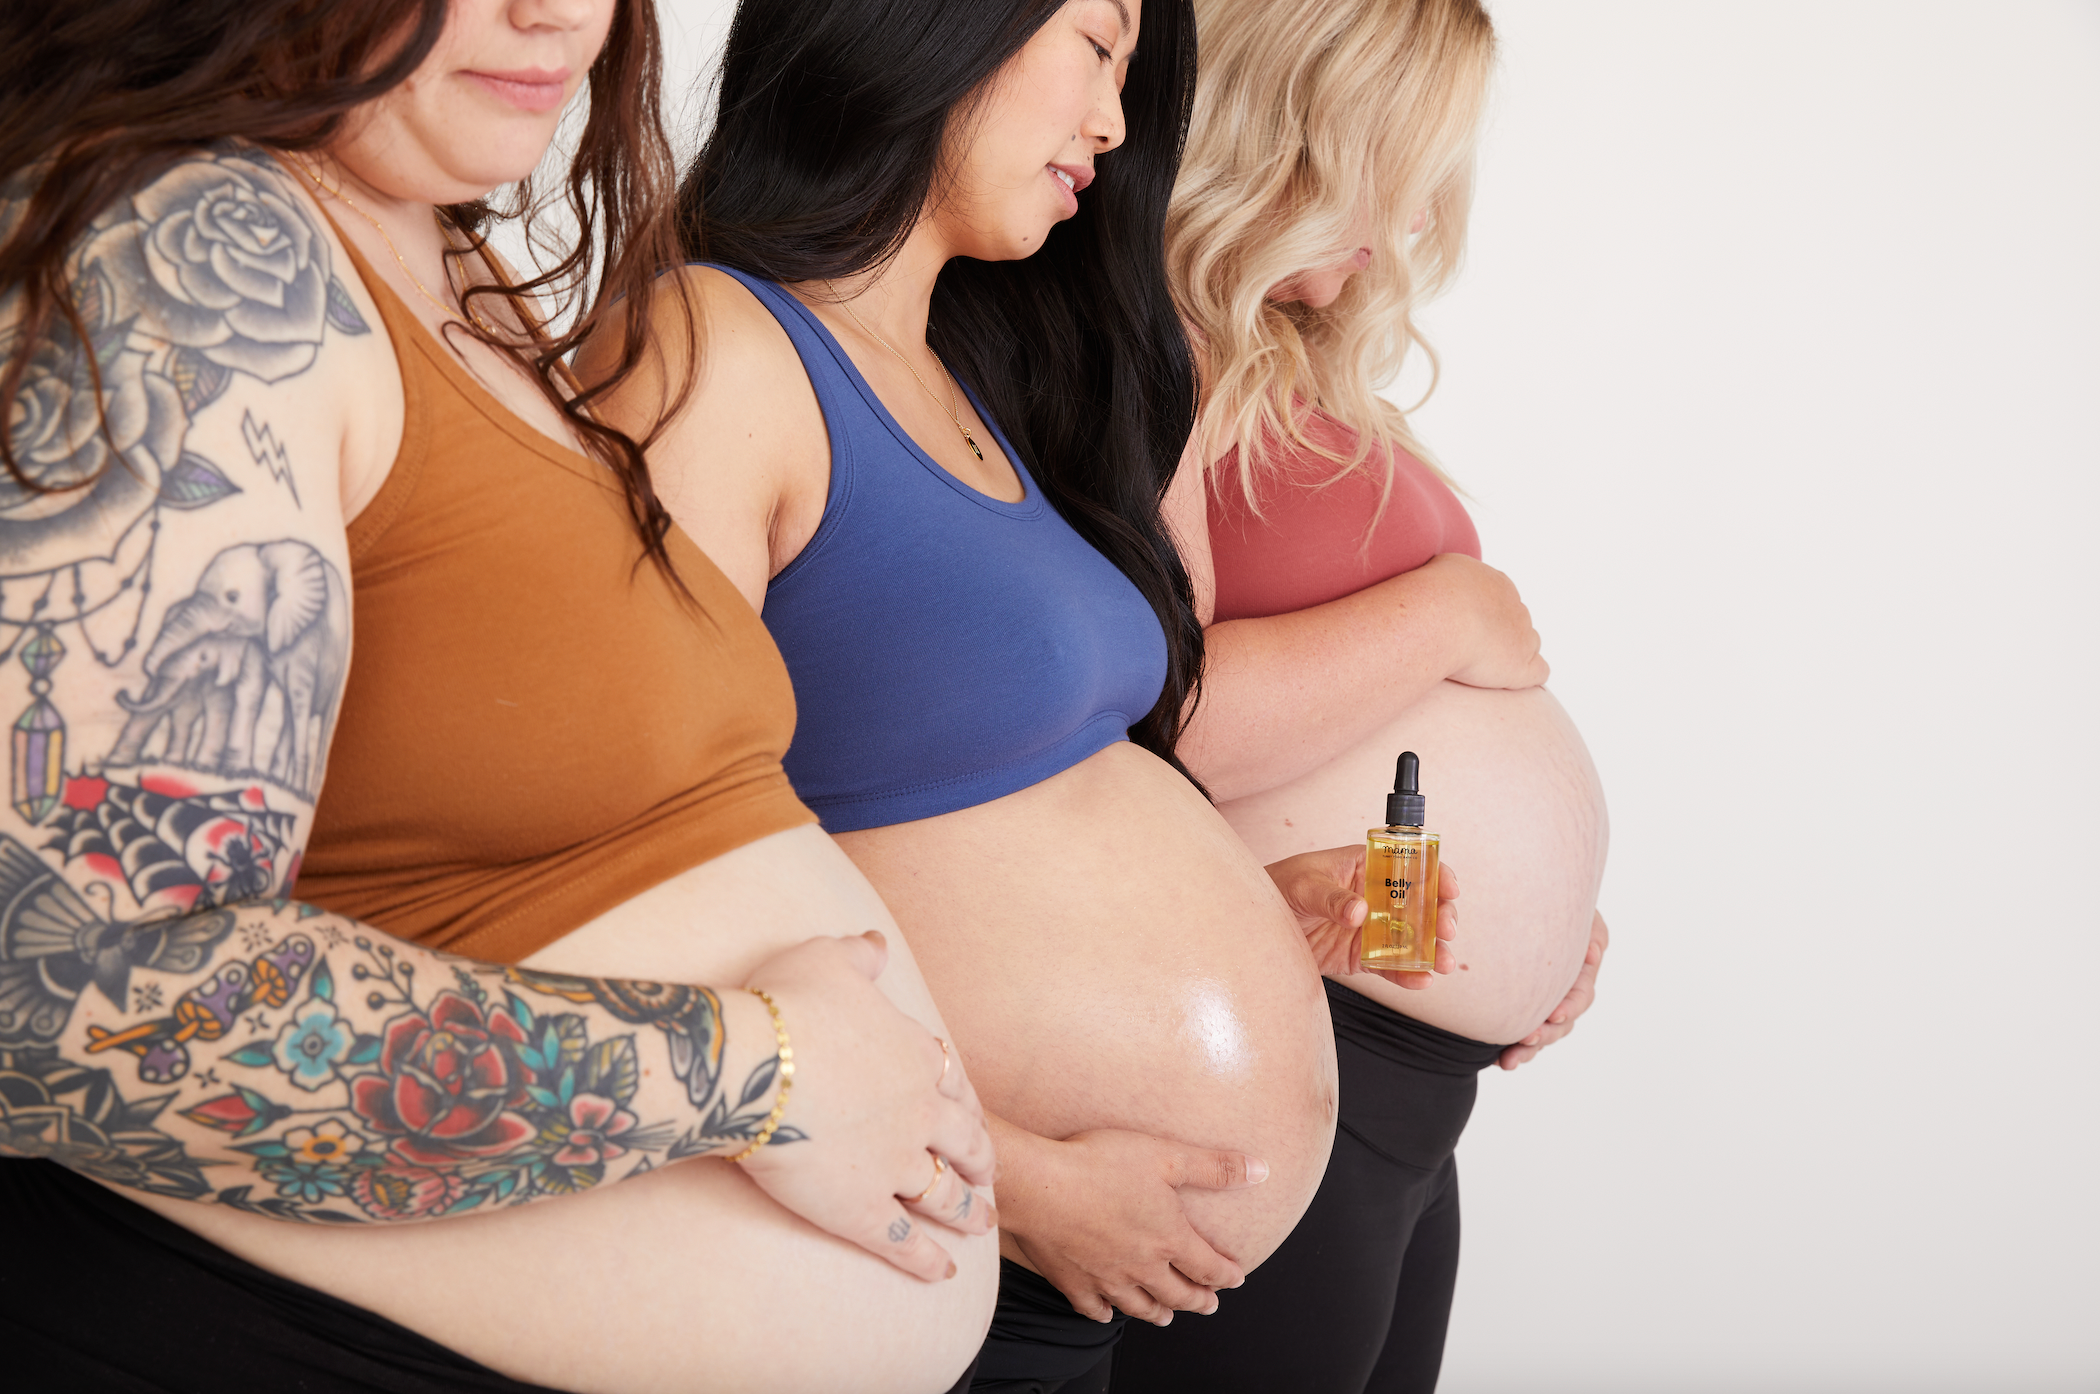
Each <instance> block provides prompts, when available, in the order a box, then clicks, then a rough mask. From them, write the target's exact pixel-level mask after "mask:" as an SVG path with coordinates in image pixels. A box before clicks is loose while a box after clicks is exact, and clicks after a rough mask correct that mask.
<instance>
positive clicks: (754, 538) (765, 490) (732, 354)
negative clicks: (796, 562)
mask: <svg viewBox="0 0 2100 1394" xmlns="http://www.w3.org/2000/svg"><path fill="white" fill-rule="evenodd" d="M673 277H675V278H677V279H676V284H677V286H678V288H680V289H682V290H683V291H684V292H685V304H686V306H689V307H690V310H691V314H692V319H691V325H692V329H691V330H690V331H689V330H688V327H687V321H686V319H685V314H686V309H685V308H684V307H682V306H681V305H680V303H679V297H677V296H675V295H666V294H660V295H657V296H656V297H654V300H653V303H652V305H651V309H650V314H651V319H652V323H653V326H654V333H655V343H656V350H657V351H656V353H655V354H653V355H651V358H652V359H653V363H654V370H653V372H650V371H644V372H637V373H636V374H635V375H634V376H633V377H632V378H631V379H630V380H629V381H628V382H626V383H624V384H622V385H621V388H620V390H619V391H618V392H615V393H614V394H612V395H611V396H610V397H609V398H608V399H607V401H606V405H605V410H606V415H607V416H608V418H609V419H611V420H613V421H614V422H615V423H616V424H619V425H620V426H621V427H622V428H623V429H626V430H630V431H637V430H639V431H647V430H649V429H650V428H651V427H652V426H654V425H655V419H656V416H657V414H658V413H659V412H660V410H661V404H662V402H663V400H664V398H663V395H662V391H663V389H662V384H663V382H664V381H665V379H664V377H661V376H655V374H657V373H668V374H675V375H682V374H683V372H684V369H685V361H686V360H685V357H684V353H685V349H684V347H683V346H684V345H686V344H688V343H690V344H692V345H693V346H694V348H696V349H697V352H698V354H699V364H698V370H697V371H696V372H695V374H694V377H693V385H692V389H691V391H690V393H689V394H688V395H687V397H686V399H685V402H684V404H683V406H682V407H681V409H680V410H679V411H678V412H677V413H676V414H675V415H673V416H672V417H671V418H670V419H669V420H668V421H665V422H664V423H663V425H662V427H661V429H660V430H658V431H657V432H656V438H655V440H654V441H653V442H652V443H651V445H650V447H649V470H650V477H651V479H652V481H653V482H654V484H655V486H656V490H657V493H658V496H659V497H660V498H662V500H663V502H664V506H665V508H667V509H668V510H669V511H670V513H671V516H672V518H673V519H674V520H675V521H676V522H677V523H678V525H679V527H680V528H681V529H682V530H683V531H684V532H685V533H686V534H687V535H688V536H690V537H691V538H692V540H693V541H694V542H695V543H697V544H698V545H699V546H700V548H701V550H702V551H704V552H706V553H707V554H708V556H709V557H710V558H712V559H713V561H714V562H715V564H716V565H717V566H719V567H720V568H721V569H722V570H723V572H724V573H725V574H727V575H728V576H729V577H730V579H731V580H732V581H734V582H735V583H736V585H737V587H738V589H740V590H742V591H743V592H744V594H745V596H746V597H747V598H749V599H751V600H752V602H753V604H754V605H756V604H758V603H760V601H761V600H762V598H763V595H764V591H765V585H766V582H767V580H768V579H769V578H770V577H771V576H772V575H773V574H774V573H775V572H776V571H778V570H779V567H780V565H781V564H782V558H783V555H784V556H786V557H792V556H793V555H794V554H795V552H797V551H799V550H800V548H801V546H802V544H803V543H804V542H806V541H807V539H808V535H809V533H810V532H811V531H814V528H815V522H814V516H813V515H812V510H814V515H818V516H820V515H821V513H822V511H823V502H824V496H825V491H826V489H827V488H828V487H829V483H830V462H831V452H830V439H829V437H828V436H827V434H826V432H825V428H824V417H823V412H822V410H821V409H820V408H819V407H818V405H817V400H816V394H815V392H814V391H812V390H811V388H810V385H809V375H808V373H807V372H806V371H805V370H804V369H803V366H802V360H801V357H800V355H798V354H797V353H796V351H795V346H794V343H793V341H791V340H790V339H789V338H788V336H787V334H786V332H785V331H784V330H782V329H781V327H780V324H779V322H778V321H776V320H775V319H774V318H773V316H772V313H771V312H770V311H768V310H767V309H766V307H765V306H764V305H762V304H761V303H759V301H758V299H757V298H756V297H755V296H753V295H752V294H751V292H750V291H749V290H747V289H745V288H744V286H743V285H742V284H740V283H739V282H738V281H737V279H736V278H735V277H734V276H731V275H728V274H727V273H726V272H723V271H719V270H716V269H715V268H713V267H707V266H685V267H681V268H679V269H677V270H676V271H672V272H669V273H667V274H666V279H667V280H668V279H670V278H673ZM606 337H610V336H609V334H608V335H606ZM591 348H592V349H596V350H599V352H597V353H595V354H594V353H593V352H592V351H591V350H589V349H587V350H586V353H585V355H584V359H583V362H582V364H581V365H580V367H581V370H582V374H583V377H584V379H585V381H591V380H593V378H594V377H602V376H603V375H604V374H605V373H606V372H607V371H608V370H609V363H608V359H609V356H610V355H609V352H608V351H607V350H606V349H605V347H604V344H603V342H602V341H601V342H600V343H594V344H593V345H592V346H591ZM805 520H807V521H806V526H805Z"/></svg>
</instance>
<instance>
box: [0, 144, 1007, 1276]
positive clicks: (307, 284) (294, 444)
mask: <svg viewBox="0 0 2100 1394" xmlns="http://www.w3.org/2000/svg"><path fill="white" fill-rule="evenodd" d="M337 256H338V253H336V252H335V250H334V247H333V243H332V242H331V241H330V239H329V238H328V237H327V235H326V232H325V229H324V227H323V226H322V224H321V223H320V220H319V219H318V218H317V217H315V216H314V215H313V214H312V212H311V210H310V209H309V208H308V206H307V205H306V204H305V203H304V202H303V196H302V195H300V194H299V193H297V191H296V190H295V189H294V188H292V186H290V185H289V183H288V182H287V180H286V178H285V176H284V175H283V173H282V171H281V170H279V169H278V167H277V166H276V165H275V164H274V163H273V162H271V161H270V160H269V159H268V158H267V157H265V156H262V155H260V154H258V153H256V152H253V151H246V150H241V149H234V148H227V149H223V150H221V151H220V152H218V153H216V154H212V155H204V156H198V157H194V158H191V159H188V160H186V161H184V162H182V163H180V164H177V165H176V166H174V167H173V168H172V169H171V170H169V171H168V172H167V173H165V174H163V175H161V176H159V177H158V178H156V179H155V180H154V181H152V182H151V183H150V184H148V185H147V186H145V187H144V188H142V189H140V190H138V191H136V192H135V193H133V194H132V195H131V196H129V197H127V198H126V199H124V200H122V201H121V202H120V204H119V205H117V206H115V207H113V208H112V209H110V210H109V211H108V212H107V213H105V215H104V216H103V217H102V218H101V219H100V220H99V221H98V223H97V225H96V227H95V229H94V230H93V231H92V232H91V233H90V235H89V236H88V237H87V238H86V239H85V240H84V241H83V244H82V245H81V247H80V248H79V249H77V251H76V253H75V255H74V259H73V262H72V265H71V267H70V270H71V273H72V276H73V280H74V284H75V288H76V296H77V299H76V306H77V308H78V310H79V313H80V317H81V320H82V321H83V323H84V325H85V329H86V333H85V336H84V337H82V336H81V335H79V334H76V333H75V332H74V331H72V330H71V329H69V328H67V327H65V326H64V325H63V324H61V325H60V326H58V327H55V328H53V329H50V330H48V331H47V332H45V333H43V334H41V335H39V336H38V337H37V338H36V339H35V341H34V342H29V341H26V336H25V335H24V334H23V333H22V332H21V330H20V327H19V326H17V325H14V324H12V323H0V348H4V350H5V352H6V353H7V354H8V355H10V356H13V355H18V354H19V355H23V356H24V357H25V358H26V360H27V362H28V364H29V372H28V376H27V377H26V379H25V382H24V386H23V390H22V392H21V393H20V395H19V397H18V398H17V400H16V402H15V403H14V404H12V410H11V412H10V414H9V417H8V420H9V422H10V428H11V431H10V433H11V439H12V442H13V444H14V446H15V450H16V458H17V462H18V465H19V467H20V468H21V469H22V471H23V472H24V473H25V474H26V475H27V476H28V477H29V478H30V480H31V481H32V482H40V483H43V484H46V485H55V486H61V487H60V490H59V491H58V492H41V493H40V492H36V491H35V490H33V489H23V488H21V487H20V486H19V485H15V486H12V487H6V486H0V644H4V645H5V653H6V655H7V656H9V657H12V658H15V659H17V660H18V662H17V663H15V664H10V665H8V668H7V669H6V670H4V671H0V704H5V706H6V709H7V710H9V711H19V716H18V717H17V718H16V720H15V724H14V739H13V742H12V746H11V749H10V752H9V758H10V759H11V762H12V763H11V766H10V771H9V774H10V779H11V794H12V798H11V799H10V800H9V802H8V803H7V804H6V806H5V807H0V1079H4V1080H5V1081H6V1085H5V1089H4V1090H0V1154H5V1155H9V1156H18V1157H45V1158H49V1159H51V1160H53V1161H56V1162H59V1163H60V1164H63V1165H66V1166H69V1167H72V1168H73V1169H75V1170H77V1171H80V1172H82V1173H83V1174H86V1175H89V1176H93V1177H96V1178H97V1179H100V1180H104V1181H108V1182H112V1183H115V1184H119V1185H125V1186H131V1187H134V1188H136V1189H140V1190H144V1191H149V1192H152V1193H155V1194H158V1195H163V1196H169V1197H174V1198H177V1199H181V1200H185V1201H192V1202H198V1203H210V1204H219V1205H228V1206H233V1207H235V1208H239V1209H243V1210H248V1211H252V1212H254V1213H258V1214H263V1215H267V1216H271V1217H273V1218H277V1219H281V1220H286V1221H301V1222H323V1223H338V1224H362V1223H396V1222H404V1221H415V1220H425V1219H437V1218H443V1217H447V1216H452V1215H459V1214H468V1213H476V1212H480V1211H485V1210H490V1209H495V1208H500V1207H505V1206H511V1205H521V1204H527V1203H532V1202H536V1201H540V1200H543V1199H550V1198H558V1197H562V1196H566V1195H572V1194H575V1193H577V1192H578V1191H581V1190H585V1189H588V1188H590V1187H594V1186H597V1185H603V1184H611V1183H614V1182H618V1181H621V1180H624V1179H626V1178H628V1177H631V1176H635V1175H639V1174H642V1173H643V1172H645V1171H647V1170H649V1169H651V1168H653V1167H656V1166H659V1165H663V1164H666V1163H669V1162H674V1161H679V1160H682V1159H684V1158H688V1157H701V1156H710V1155H713V1156H724V1155H730V1154H733V1153H735V1152H737V1151H740V1150H742V1148H743V1147H744V1146H745V1145H746V1143H748V1142H749V1141H750V1140H752V1139H753V1138H754V1137H755V1136H756V1135H757V1134H758V1132H759V1131H760V1129H761V1128H762V1127H763V1126H764V1125H765V1124H766V1122H767V1121H768V1120H769V1119H770V1118H771V1117H772V1116H773V1106H774V1104H775V1103H776V1102H778V1101H780V1100H781V1098H782V1097H783V1093H784V1085H783V1083H782V1080H783V1079H784V1077H785V1075H786V1073H787V1072H786V1071H785V1069H784V1068H783V1067H782V1058H783V1057H782V1053H781V1052H780V1051H779V1050H778V1048H777V1046H778V1040H777V1037H776V1034H775V1031H774V1028H773V1024H772V1018H771V1016H770V1014H769V1012H768V1010H767V1008H766V1007H765V1006H764V1005H763V1004H762V1003H761V1002H760V1001H759V999H758V998H757V997H755V996H753V995H751V994H749V993H746V992H744V991H742V990H741V987H740V985H733V984H724V985H717V986H715V987H707V986H700V985H686V986H678V985H664V984H656V983H642V982H631V981H622V980H615V979H585V978H574V977H567V976H561V975H553V974H547V973H541V972H532V971H528V970H524V969H517V968H505V967H500V966H497V965H494V964H488V963H479V962H474V961H470V960H465V959H459V958H454V957H451V956H448V955H445V954H442V953H438V952H435V951H433V950H430V949H427V948H423V947H421V946H419V945H416V944H413V943H409V942H406V941H403V940H399V939H395V938H393V937H391V936H389V935H387V934H385V933H384V932H382V931H380V930H378V929H376V928H374V927H372V926H370V925H365V924H360V923H357V922H355V921H352V920H349V919H347V918H344V917H342V916H339V915H335V914H331V913H328V912H326V911H323V910H321V909H319V908H318V907H315V906H311V905H305V904H301V903H299V902H297V901H296V900H292V899H289V898H288V896H289V890H290V887H291V885H292V883H293V881H294V880H295V878H296V876H297V868H298V863H299V859H300V857H301V855H302V854H303V852H304V849H305V846H306V843H307V840H308V838H309V836H310V834H311V832H312V828H313V820H314V807H315V800H316V799H317V797H318V795H319V792H320V789H321V784H322V778H323V772H324V769H325V766H326V761H327V755H328V751H329V745H330V740H331V736H332V733H333V729H334V726H335V722H336V718H337V715H338V712H339V708H340V704H341V700H342V695H343V691H344V685H345V682H346V680H347V676H348V670H349V662H350V651H351V614H350V603H351V596H350V590H349V586H348V583H347V577H348V570H349V558H348V543H347V533H346V528H345V524H344V521H343V516H342V507H341V503H340V495H341V485H342V479H343V474H344V465H345V454H346V448H347V447H346V444H345V442H346V441H349V440H354V439H355V438H356V437H355V432H354V430H353V424H354V422H353V418H354V417H355V416H356V415H357V414H358V413H360V412H363V411H369V410H370V408H369V406H368V405H367V403H368V400H369V399H370V397H372V396H374V395H377V394H380V393H383V392H385V391H389V390H391V391H393V392H395V393H398V391H399V387H398V378H397V377H395V376H393V373H394V369H393V364H392V362H391V358H390V356H384V355H382V356H381V357H379V358H377V359H375V358H374V357H373V355H372V351H371V348H370V345H371V344H372V343H374V342H375V340H374V336H373V330H372V328H371V323H372V313H373V312H372V310H371V308H370V302H369V301H368V300H366V299H364V297H363V292H362V288H361V287H357V286H355V284H354V283H355V279H356V278H355V277H354V276H353V277H351V278H350V280H349V282H348V283H346V282H345V281H344V280H343V278H342V277H341V276H340V275H338V274H337V267H336V260H337ZM377 342H381V343H383V342H384V338H383V336H379V338H378V340H377ZM375 363H376V365H377V366H376V367H375ZM98 406H99V407H100V408H101V411H100V412H99V413H98V411H97V408H98ZM83 480H90V481H92V482H91V483H89V484H87V485H85V486H84V487H70V488H68V487H64V486H79V485H80V484H81V481H83ZM881 962H882V948H881V946H880V944H879V942H871V941H868V940H863V939H850V940H831V939H826V940H823V941H819V942H815V943H811V944H805V945H802V946H799V947H798V948H796V949H793V950H789V951H788V952H786V953H783V954H781V955H778V956H776V957H775V958H774V959H772V960H770V961H769V962H768V963H766V964H764V965H762V966H761V967H760V969H759V970H758V972H757V974H756V975H755V977H754V981H755V983H756V984H757V985H758V986H760V987H763V988H765V989H766V990H767V991H768V992H770V993H771V994H772V995H773V996H774V999H775V1001H776V1002H777V1003H778V1005H779V1008H780V1011H781V1012H782V1013H783V1017H784V1020H785V1022H786V1023H787V1025H788V1027H789V1029H790V1032H791V1037H792V1040H793V1044H794V1052H795V1058H796V1059H797V1061H798V1063H799V1065H800V1066H801V1069H800V1073H799V1075H798V1078H797V1080H796V1087H795V1088H794V1089H793V1091H792V1094H791V1095H790V1096H789V1097H788V1107H787V1109H786V1111H785V1114H784V1116H783V1117H782V1118H781V1120H780V1127H779V1129H778V1130H777V1131H776V1132H774V1134H773V1135H772V1139H771V1141H772V1142H773V1143H775V1144H788V1143H793V1144H796V1145H795V1146H769V1147H767V1148H765V1149H764V1150H763V1151H762V1152H760V1153H759V1154H757V1155H756V1156H754V1157H753V1158H752V1160H751V1162H750V1163H749V1166H750V1169H751V1171H752V1173H753V1175H754V1179H756V1180H758V1181H759V1184H760V1185H762V1186H764V1187H765V1188H766V1189H767V1190H768V1191H769V1192H771V1193H773V1194H774V1195H775V1196H776V1198H779V1199H781V1200H782V1202H783V1203H784V1204H787V1205H788V1206H789V1207H790V1208H791V1209H795V1210H796V1211H797V1212H798V1213H801V1214H804V1215H805V1216H808V1217H810V1218H812V1219H814V1220H816V1222H817V1223H819V1224H821V1225H823V1226H824V1227H825V1228H827V1229H829V1230H831V1231H832V1232H834V1233H839V1234H841V1235H843V1236H844V1237H847V1238H850V1239H853V1240H854V1241H855V1242H858V1243H861V1244H863V1245H864V1246H865V1247H868V1248H870V1249H871V1250H872V1251H874V1252H876V1253H878V1254H879V1255H881V1256H882V1257H884V1258H887V1259H889V1260H890V1261H891V1262H894V1263H897V1264H898V1265H899V1266H900V1267H904V1268H906V1269H908V1270H910V1271H914V1272H917V1273H920V1274H921V1276H925V1277H935V1278H937V1277H940V1276H942V1275H943V1273H944V1271H946V1270H947V1269H948V1267H949V1265H948V1262H947V1259H946V1256H945V1254H943V1253H942V1252H941V1251H940V1249H939V1247H938V1246H937V1245H935V1244H933V1243H932V1241H931V1240H930V1239H927V1238H926V1236H925V1234H924V1232H923V1231H922V1230H921V1228H920V1227H919V1226H918V1225H917V1224H916V1223H914V1222H912V1221H911V1220H909V1219H908V1218H907V1217H906V1216H905V1215H904V1213H903V1211H902V1208H901V1207H900V1206H899V1205H898V1203H897V1202H896V1200H895V1198H894V1194H893V1193H901V1194H905V1195H911V1194H915V1193H916V1192H917V1191H918V1189H919V1187H920V1186H921V1185H923V1184H924V1175H925V1171H926V1164H927V1158H926V1155H925V1153H926V1150H927V1149H928V1148H929V1147H931V1148H934V1149H935V1150H938V1151H939V1152H940V1153H942V1154H943V1155H945V1156H946V1157H947V1158H948V1159H949V1160H950V1161H951V1162H952V1163H954V1167H955V1170H956V1171H958V1172H960V1173H962V1175H963V1177H964V1178H966V1179H967V1180H969V1181H975V1182H980V1183H988V1182H989V1180H990V1168H991V1154H990V1145H989V1139H988V1137H987V1135H986V1134H985V1132H984V1130H983V1128H982V1125H981V1122H980V1121H979V1112H978V1110H977V1107H976V1103H975V1098H974V1095H972V1094H971V1093H970V1092H969V1088H968V1084H967V1081H966V1080H965V1079H964V1078H963V1075H962V1072H961V1071H960V1069H957V1070H956V1071H955V1072H954V1073H953V1076H952V1078H949V1077H947V1075H946V1072H945V1071H944V1070H943V1069H942V1058H943V1053H942V1051H941V1050H940V1048H939V1047H938V1045H937V1044H936V1043H935V1042H934V1040H933V1038H932V1037H931V1036H930V1035H928V1034H927V1033H926V1032H925V1031H924V1030H923V1029H922V1028H920V1027H918V1026H917V1024H916V1023H913V1022H911V1021H910V1020H909V1019H908V1018H906V1017H904V1016H903V1015H902V1014H901V1013H899V1012H897V1011H895V1009H894V1008H892V1007H890V1006H889V1004H888V1003H887V1001H886V999H884V998H883V997H882V996H881V994H880V993H879V992H878V991H877V990H876V989H875V987H874V985H873V979H874V977H875V975H876V973H877V972H879V971H880V967H881ZM936 1080H943V1081H944V1083H945V1089H944V1090H941V1092H937V1090H939V1089H940V1086H937V1085H936ZM944 1095H945V1096H944ZM958 1184H959V1183H958ZM952 1199H953V1197H952V1196H949V1195H946V1194H938V1193H937V1194H936V1195H933V1196H930V1197H929V1198H928V1200H927V1202H926V1205H927V1206H928V1207H929V1209H928V1210H927V1211H922V1212H921V1213H938V1212H936V1211H932V1210H931V1209H930V1207H933V1206H935V1205H938V1204H940V1203H941V1202H943V1201H950V1200H952ZM959 1227H962V1226H959ZM967 1227H969V1228H973V1229H977V1230H981V1229H982V1228H983V1227H984V1224H983V1222H982V1220H981V1219H980V1220H977V1221H973V1222H972V1223H970V1224H969V1225H968V1226H967Z"/></svg>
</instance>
